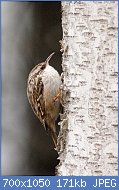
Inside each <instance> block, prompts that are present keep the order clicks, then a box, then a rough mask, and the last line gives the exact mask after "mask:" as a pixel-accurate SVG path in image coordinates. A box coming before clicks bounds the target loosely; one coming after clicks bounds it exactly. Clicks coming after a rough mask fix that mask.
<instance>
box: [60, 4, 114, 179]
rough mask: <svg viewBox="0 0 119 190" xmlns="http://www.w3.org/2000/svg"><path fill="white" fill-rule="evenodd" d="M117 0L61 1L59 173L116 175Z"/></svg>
mask: <svg viewBox="0 0 119 190" xmlns="http://www.w3.org/2000/svg"><path fill="white" fill-rule="evenodd" d="M117 10H118V2H62V27H63V40H62V42H61V46H62V50H63V61H62V62H63V63H62V67H63V73H64V77H63V78H64V87H63V95H64V98H63V99H64V114H63V115H62V118H61V131H60V135H59V139H58V152H59V159H60V164H59V165H58V166H57V175H63V176H64V175H84V176H86V175H93V176H94V175H118V171H117V170H118V168H117V167H118V130H117V119H118V112H117V109H118V107H117V104H118V92H117V90H118V89H117V82H118V78H117V75H118V68H117V60H118V58H117V57H118V54H117V53H118V46H117V32H118V30H117V27H118V20H117Z"/></svg>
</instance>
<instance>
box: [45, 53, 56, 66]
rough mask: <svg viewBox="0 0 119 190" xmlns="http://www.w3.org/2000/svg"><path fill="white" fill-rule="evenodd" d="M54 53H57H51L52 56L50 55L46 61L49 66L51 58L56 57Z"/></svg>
mask: <svg viewBox="0 0 119 190" xmlns="http://www.w3.org/2000/svg"><path fill="white" fill-rule="evenodd" d="M54 53H55V52H53V53H51V54H50V55H49V57H48V58H47V59H46V60H45V62H46V64H47V65H48V64H49V61H50V59H51V57H52V56H53V55H54Z"/></svg>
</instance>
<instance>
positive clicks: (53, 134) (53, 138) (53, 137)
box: [50, 129, 57, 147]
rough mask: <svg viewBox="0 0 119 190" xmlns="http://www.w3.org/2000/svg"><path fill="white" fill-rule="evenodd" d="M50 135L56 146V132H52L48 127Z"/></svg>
mask: <svg viewBox="0 0 119 190" xmlns="http://www.w3.org/2000/svg"><path fill="white" fill-rule="evenodd" d="M50 133H51V137H52V140H53V142H54V145H55V147H57V135H56V132H54V131H53V130H52V129H50Z"/></svg>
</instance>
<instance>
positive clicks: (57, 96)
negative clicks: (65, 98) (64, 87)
mask: <svg viewBox="0 0 119 190" xmlns="http://www.w3.org/2000/svg"><path fill="white" fill-rule="evenodd" d="M60 99H61V90H60V91H59V93H58V94H57V95H56V96H55V97H54V98H53V101H54V102H56V101H58V100H60Z"/></svg>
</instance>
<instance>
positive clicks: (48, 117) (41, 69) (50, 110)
mask: <svg viewBox="0 0 119 190" xmlns="http://www.w3.org/2000/svg"><path fill="white" fill-rule="evenodd" d="M54 53H55V52H53V53H51V54H50V55H49V56H48V58H47V59H46V60H45V61H44V62H42V63H39V64H37V65H36V66H35V67H34V68H33V69H32V70H31V72H30V73H29V76H28V80H27V97H28V101H29V103H30V105H31V107H32V110H33V112H34V113H35V115H36V116H37V117H38V119H39V120H40V122H41V123H42V124H43V126H44V128H45V130H46V131H49V132H50V133H51V137H52V139H53V142H54V145H55V147H56V146H57V134H56V125H55V121H56V120H57V118H58V116H59V112H60V85H61V76H60V75H59V73H58V72H57V70H56V69H54V68H53V67H52V66H50V65H49V61H50V60H51V57H52V56H53V55H54Z"/></svg>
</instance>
